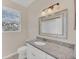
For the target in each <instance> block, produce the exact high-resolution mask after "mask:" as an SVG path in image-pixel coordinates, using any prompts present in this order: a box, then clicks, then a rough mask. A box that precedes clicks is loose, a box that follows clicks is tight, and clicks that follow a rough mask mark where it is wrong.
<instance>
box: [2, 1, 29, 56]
mask: <svg viewBox="0 0 79 59" xmlns="http://www.w3.org/2000/svg"><path fill="white" fill-rule="evenodd" d="M3 6H6V7H9V8H13V9H16V10H18V11H19V12H21V32H3V33H2V48H3V49H2V50H3V53H2V54H3V57H5V56H8V55H10V54H12V53H14V52H16V51H17V49H18V48H19V47H21V46H22V45H24V43H25V40H27V39H28V34H27V33H28V31H27V26H28V24H27V19H28V12H27V10H26V8H24V7H22V6H21V5H18V4H15V3H13V2H11V0H3Z"/></svg>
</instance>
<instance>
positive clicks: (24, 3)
mask: <svg viewBox="0 0 79 59" xmlns="http://www.w3.org/2000/svg"><path fill="white" fill-rule="evenodd" d="M12 1H13V2H15V3H17V4H20V5H22V6H24V7H26V8H27V7H28V6H29V5H30V4H31V3H32V2H34V1H35V0H12Z"/></svg>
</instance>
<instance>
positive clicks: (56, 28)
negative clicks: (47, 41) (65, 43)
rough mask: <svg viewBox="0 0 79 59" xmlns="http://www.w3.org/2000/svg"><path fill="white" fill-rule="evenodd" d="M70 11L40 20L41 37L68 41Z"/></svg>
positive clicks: (63, 11) (60, 12)
mask: <svg viewBox="0 0 79 59" xmlns="http://www.w3.org/2000/svg"><path fill="white" fill-rule="evenodd" d="M67 12H68V10H67V9H65V10H62V11H59V12H56V13H53V14H51V15H48V16H43V17H40V18H39V35H42V36H49V37H57V38H65V39H67V25H68V23H67V20H68V13H67Z"/></svg>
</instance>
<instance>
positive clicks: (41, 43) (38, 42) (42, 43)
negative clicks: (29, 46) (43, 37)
mask: <svg viewBox="0 0 79 59" xmlns="http://www.w3.org/2000/svg"><path fill="white" fill-rule="evenodd" d="M34 43H35V44H36V45H45V44H46V43H45V42H40V41H37V42H34Z"/></svg>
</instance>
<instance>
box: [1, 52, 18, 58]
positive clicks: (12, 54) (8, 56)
mask: <svg viewBox="0 0 79 59" xmlns="http://www.w3.org/2000/svg"><path fill="white" fill-rule="evenodd" d="M16 54H17V52H14V53H11V54H9V55H7V56H5V57H3V58H2V59H8V58H10V57H12V56H14V55H16Z"/></svg>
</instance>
